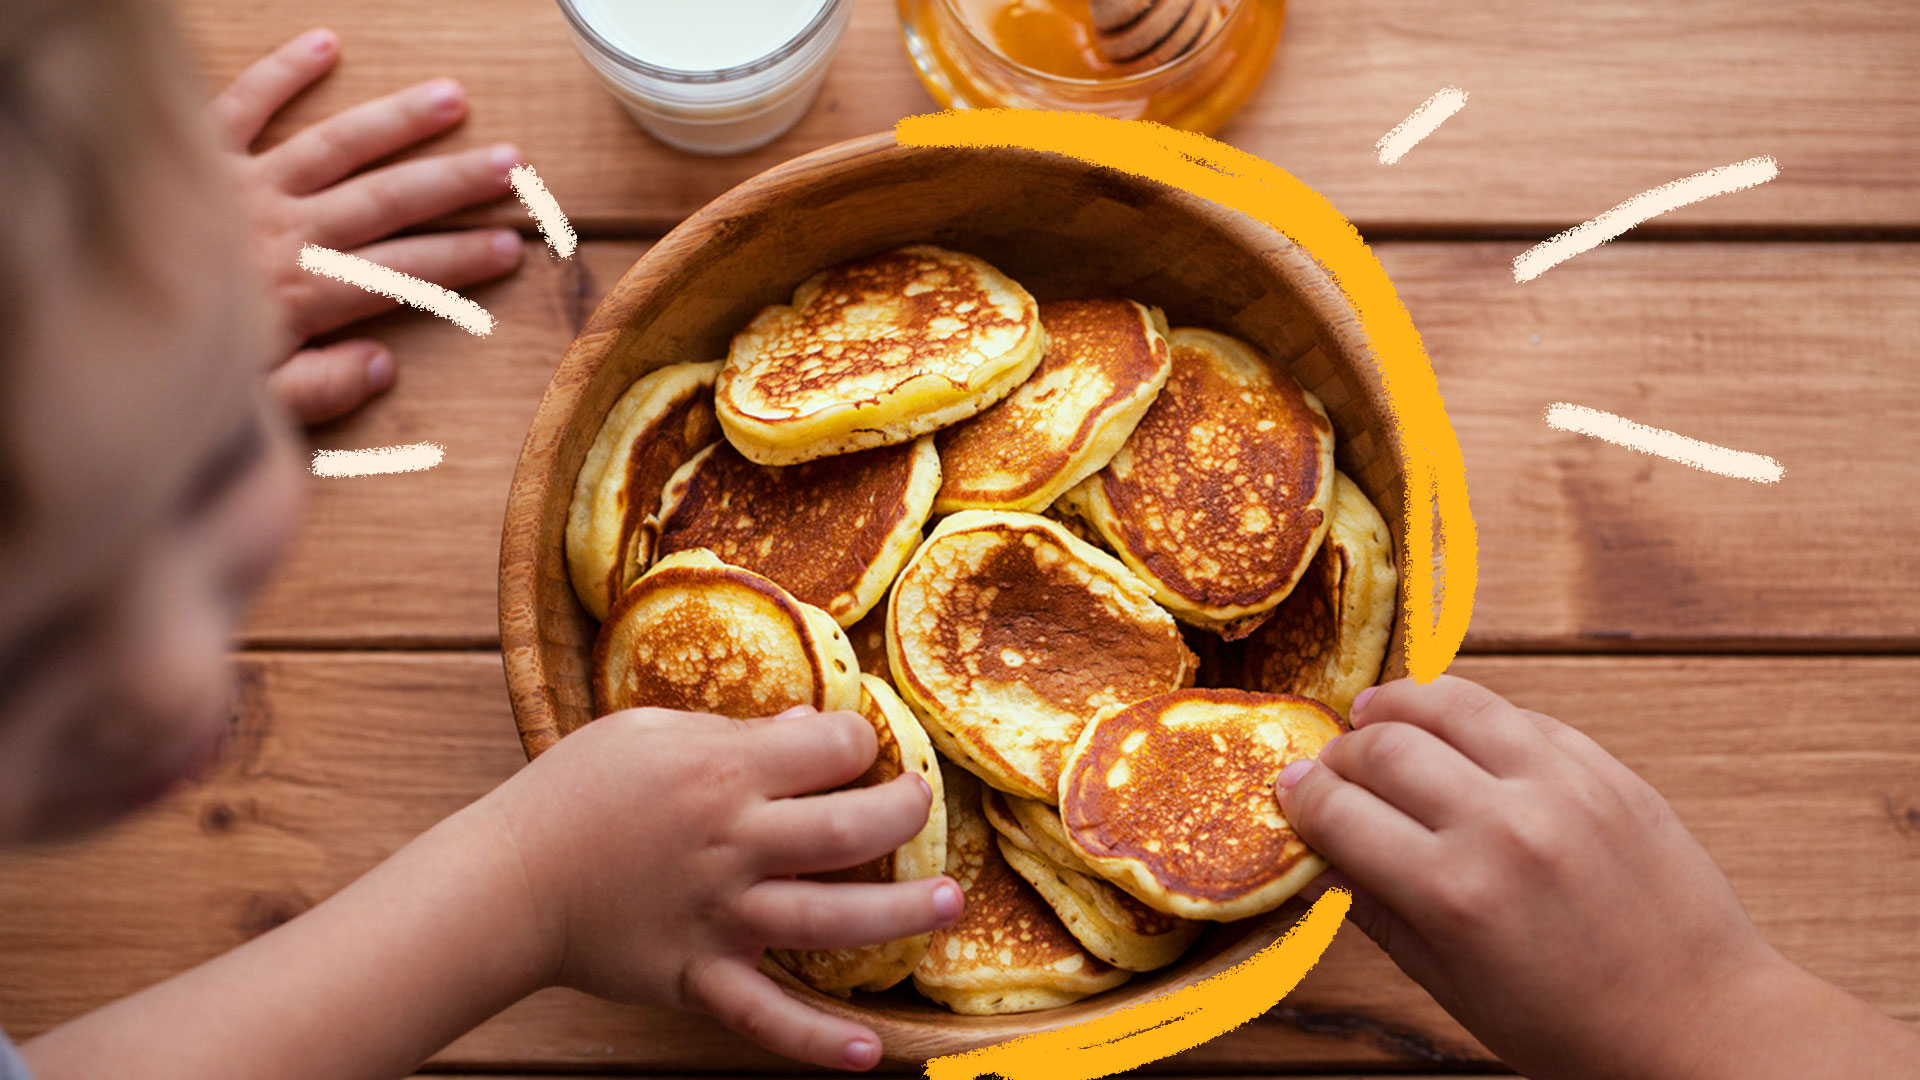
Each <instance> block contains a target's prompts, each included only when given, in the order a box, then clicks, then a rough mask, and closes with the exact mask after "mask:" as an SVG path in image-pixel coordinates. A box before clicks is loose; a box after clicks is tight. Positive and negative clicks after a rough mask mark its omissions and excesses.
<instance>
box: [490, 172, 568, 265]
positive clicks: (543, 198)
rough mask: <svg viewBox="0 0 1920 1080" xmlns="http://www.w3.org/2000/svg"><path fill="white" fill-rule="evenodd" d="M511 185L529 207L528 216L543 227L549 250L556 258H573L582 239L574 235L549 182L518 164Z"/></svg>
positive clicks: (508, 177)
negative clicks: (549, 190)
mask: <svg viewBox="0 0 1920 1080" xmlns="http://www.w3.org/2000/svg"><path fill="white" fill-rule="evenodd" d="M507 182H508V183H510V184H512V185H513V193H514V194H515V195H518V196H520V203H521V205H523V206H525V207H526V208H527V215H528V216H529V217H531V218H533V223H534V224H535V225H538V226H539V227H540V235H541V236H544V237H546V238H547V247H548V248H550V249H551V250H552V251H553V254H554V256H555V257H556V258H561V259H571V258H573V252H574V249H575V248H577V247H579V246H580V239H579V237H577V236H575V235H574V232H573V224H572V222H569V221H568V220H567V215H566V214H565V213H563V212H562V211H561V209H560V202H559V200H557V199H555V198H554V197H553V195H552V194H551V193H550V192H548V191H547V185H546V182H545V181H543V180H541V179H540V174H539V173H536V172H534V171H533V166H531V165H515V166H514V167H513V170H512V171H511V172H509V173H507Z"/></svg>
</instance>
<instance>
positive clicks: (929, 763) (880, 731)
mask: <svg viewBox="0 0 1920 1080" xmlns="http://www.w3.org/2000/svg"><path fill="white" fill-rule="evenodd" d="M860 715H862V716H864V717H866V718H867V721H868V722H869V723H871V724H872V725H873V733H874V735H875V736H876V737H878V739H879V742H880V750H879V753H878V754H877V755H876V756H875V757H874V761H873V765H872V766H870V767H869V768H868V769H867V771H866V772H864V773H862V774H860V776H859V777H858V778H856V779H855V780H854V781H853V782H852V783H849V784H847V785H846V787H847V788H862V787H873V786H875V785H877V784H884V783H887V782H888V781H890V780H892V779H894V778H895V777H897V776H899V775H900V774H901V773H903V772H907V771H908V770H911V771H913V772H917V773H919V774H920V776H921V777H922V778H923V779H925V780H926V782H927V786H928V787H930V788H932V789H933V805H932V806H931V807H930V808H929V809H928V811H927V823H926V825H925V826H924V827H922V828H921V830H920V832H919V833H918V834H916V835H915V836H914V838H913V839H911V840H909V841H907V842H906V843H905V844H903V845H901V846H900V847H899V848H897V849H895V850H894V851H892V852H889V853H888V854H886V855H883V856H881V857H880V858H878V859H874V860H872V861H871V862H865V863H861V864H860V865H859V866H854V867H849V868H848V869H845V870H835V871H833V872H831V873H825V874H808V875H806V878H807V880H809V881H835V882H870V883H875V884H886V883H890V882H895V881H913V880H916V879H918V878H924V877H932V876H933V875H935V874H938V873H940V872H941V871H942V870H944V869H946V865H947V800H946V796H945V794H944V789H943V788H942V787H941V783H940V765H939V763H938V762H937V761H935V760H934V755H933V744H932V743H929V742H928V741H927V733H926V732H924V731H922V730H921V729H920V721H918V720H915V719H914V718H913V713H912V712H911V711H909V710H908V709H907V706H906V703H905V702H903V701H901V700H900V698H899V695H897V694H895V693H894V692H893V688H892V687H890V686H888V685H887V683H886V680H884V679H876V678H874V677H873V676H871V675H863V676H861V678H860ZM932 936H933V935H932V934H931V933H927V934H918V935H915V936H913V937H909V938H901V939H899V940H897V941H889V942H885V943H884V944H880V945H868V946H864V947H862V948H857V949H817V950H811V951H804V952H802V951H794V950H789V949H769V950H767V955H769V956H771V957H773V959H774V960H775V962H777V963H779V964H780V966H782V967H784V968H786V969H787V970H788V971H791V972H793V973H794V974H795V975H797V976H799V978H800V981H802V982H804V983H806V984H807V985H808V986H811V987H813V988H814V989H816V990H824V991H826V992H827V993H830V994H840V995H843V996H844V995H846V994H848V993H849V992H851V991H854V990H885V989H886V988H888V987H890V986H892V985H894V984H895V983H898V982H899V981H900V980H902V979H904V978H906V977H907V976H908V975H911V974H913V969H914V967H915V965H917V964H919V963H920V958H921V957H922V956H925V955H926V952H927V943H928V942H929V941H931V940H932Z"/></svg>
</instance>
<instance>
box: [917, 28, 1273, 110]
mask: <svg viewBox="0 0 1920 1080" xmlns="http://www.w3.org/2000/svg"><path fill="white" fill-rule="evenodd" d="M898 2H899V6H900V22H901V29H902V32H903V33H904V35H905V37H906V43H907V51H908V52H909V53H910V54H911V55H912V57H913V60H914V64H915V66H916V67H917V68H918V69H919V73H920V78H921V81H922V82H923V83H925V84H926V87H927V90H928V92H930V93H931V94H932V95H933V97H934V100H936V101H938V102H939V103H940V104H941V105H943V106H946V107H951V108H990V107H1002V106H1011V107H1017V108H1032V109H1076V110H1081V111H1086V112H1095V113H1100V114H1103V115H1107V116H1114V117H1118V118H1121V119H1127V120H1153V121H1157V122H1159V123H1163V124H1169V125H1172V126H1174V127H1179V128H1185V129H1187V130H1189V131H1199V132H1208V133H1210V132H1212V131H1214V130H1215V129H1217V128H1218V127H1219V126H1220V125H1222V124H1224V123H1225V122H1226V121H1227V119H1228V118H1230V117H1231V116H1232V115H1233V114H1234V113H1235V112H1236V111H1238V110H1239V108H1240V106H1241V105H1243V104H1245V102H1246V100H1247V98H1248V97H1249V96H1251V95H1252V93H1253V91H1254V89H1255V88H1256V87H1257V86H1258V85H1259V83H1260V80H1261V78H1262V77H1263V76H1264V75H1265V74H1266V70H1267V66H1268V65H1269V63H1271V61H1272V59H1273V52H1274V47H1275V46H1276V45H1277V44H1278V43H1279V40H1280V26H1281V22H1282V20H1283V18H1284V15H1285V0H1196V2H1201V3H1216V4H1218V5H1219V6H1220V8H1221V10H1222V13H1223V14H1222V17H1221V18H1220V19H1219V22H1218V25H1216V26H1214V27H1213V28H1212V29H1211V30H1210V31H1208V32H1207V33H1206V34H1204V35H1202V36H1201V38H1200V39H1199V41H1198V42H1197V43H1196V44H1195V45H1194V47H1193V48H1191V49H1189V50H1188V51H1187V52H1186V53H1185V54H1183V55H1181V56H1179V57H1178V58H1177V59H1174V60H1172V61H1169V62H1167V63H1164V64H1160V65H1158V66H1156V67H1147V68H1142V67H1141V66H1140V64H1139V63H1137V62H1136V63H1134V64H1116V63H1114V62H1112V61H1111V60H1109V59H1108V58H1107V57H1106V55H1105V54H1104V53H1103V52H1102V51H1101V48H1100V43H1099V40H1098V36H1097V35H1096V33H1095V31H1094V26H1093V18H1092V15H1091V14H1090V12H1089V10H1088V0H898Z"/></svg>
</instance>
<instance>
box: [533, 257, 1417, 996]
mask: <svg viewBox="0 0 1920 1080" xmlns="http://www.w3.org/2000/svg"><path fill="white" fill-rule="evenodd" d="M1333 454H1334V432H1333V426H1332V424H1331V422H1330V421H1329V420H1328V418H1327V415H1326V412H1325V410H1324V409H1323V408H1322V407H1321V404H1320V402H1319V401H1318V400H1317V399H1316V398H1315V397H1314V396H1313V395H1312V394H1311V393H1309V392H1307V391H1306V390H1305V389H1304V388H1302V387H1301V386H1300V385H1299V384H1298V383H1297V382H1295V381H1294V379H1293V378H1292V377H1291V376H1289V375H1288V374H1287V372H1286V371H1285V369H1284V368H1283V367H1282V366H1280V365H1279V364H1277V363H1275V362H1274V360H1272V359H1271V358H1269V357H1267V356H1265V355H1263V354H1261V353H1260V352H1259V351H1258V350H1256V349H1255V348H1253V347H1252V346H1251V345H1249V344H1247V343H1246V342H1243V341H1239V340H1236V339H1234V338H1231V337H1228V336H1226V335H1223V334H1219V333H1214V332H1212V331H1209V330H1202V329H1188V328H1182V329H1174V328H1171V327H1169V326H1168V324H1167V321H1166V319H1165V317H1164V316H1163V315H1162V313H1161V312H1160V311H1158V310H1157V309H1153V308H1149V307H1146V306H1144V305H1142V304H1139V303H1136V302H1134V301H1132V300H1128V299H1123V298H1098V297H1097V298H1090V299H1063V300H1054V301H1049V302H1047V303H1040V302H1037V301H1036V300H1035V299H1034V298H1033V297H1032V296H1031V295H1030V294H1029V293H1028V292H1027V290H1026V289H1024V288H1023V287H1022V286H1021V285H1020V284H1019V283H1018V282H1016V281H1014V280H1013V279H1011V278H1009V277H1008V276H1006V275H1005V274H1003V273H1001V272H1000V271H999V270H997V269H995V268H994V267H993V266H991V265H989V264H987V263H986V262H983V261H982V260H980V259H978V258H975V257H973V256H971V255H965V254H961V253H958V252H954V251H948V250H945V249H942V248H937V247H931V246H925V245H922V246H914V247H907V248H901V249H899V250H896V251H890V252H886V253H883V254H880V255H876V256H873V257H870V258H867V259H863V260H859V261H857V262H853V263H848V264H846V265H843V266H837V267H833V268H831V269H828V270H825V271H822V272H821V273H819V274H816V275H815V276H813V277H812V278H809V279H808V280H807V281H805V282H804V283H802V284H801V285H800V286H799V288H798V289H797V290H796V291H795V292H794V295H793V299H792V302H791V303H789V304H782V305H777V306H774V307H770V308H767V309H766V310H764V311H762V312H761V313H760V314H759V315H758V316H756V317H755V318H754V319H753V320H752V322H751V323H749V324H748V325H747V326H746V327H745V328H744V329H742V330H741V331H740V332H739V333H738V334H736V335H735V337H734V338H733V341H732V345H731V347H730V349H729V351H728V355H727V356H726V358H725V359H723V360H719V361H711V362H687V363H678V364H668V365H665V366H660V367H657V368H656V369H655V370H653V371H652V372H651V373H650V374H648V375H647V376H646V377H644V378H642V379H640V380H639V381H638V382H636V383H635V384H634V385H633V387H632V388H631V389H630V390H628V391H627V393H626V394H625V396H623V397H622V398H621V399H620V400H619V401H618V402H617V403H616V404H615V406H614V407H613V409H612V410H611V411H610V412H609V413H608V415H607V417H606V420H605V421H604V423H603V425H602V427H601V429H600V432H599V434H598V436H597V438H596V439H595V440H594V442H593V445H592V448H591V450H590V451H589V453H588V455H587V459H586V462H585V464H584V465H583V466H582V468H581V470H580V474H579V479H578V482H577V483H576V486H575V490H574V501H573V505H572V509H571V513H570V515H569V518H568V522H567V529H566V547H567V559H568V566H569V569H570V571H571V574H572V579H573V583H574V589H575V591H576V593H577V594H578V595H579V598H580V602H581V604H582V605H583V606H584V607H585V608H586V609H587V610H588V611H589V612H590V613H592V614H593V615H594V616H595V617H596V618H599V619H601V620H602V625H601V631H600V636H599V640H598V642H597V644H596V646H595V649H594V654H593V669H592V673H591V674H592V686H593V694H594V704H595V707H596V710H597V712H599V713H605V712H610V711H613V710H617V709H625V708H634V707H641V706H656V707H665V708H677V709H695V710H700V711H705V712H714V713H719V714H722V715H728V716H735V717H741V718H746V717H753V716H765V715H771V714H774V713H778V712H781V711H783V710H785V709H787V708H789V707H791V706H794V705H810V706H812V707H814V708H817V709H844V710H849V711H855V712H859V713H860V714H861V715H863V716H865V717H866V718H867V719H868V720H869V721H870V722H872V723H873V725H874V728H875V731H876V734H877V735H878V736H879V743H880V747H881V750H880V760H879V761H877V762H876V763H875V765H874V767H873V768H872V769H870V770H869V771H868V773H867V774H866V775H865V776H863V777H861V778H860V779H859V780H856V781H855V783H856V784H865V783H880V782H884V781H885V780H887V779H889V778H891V777H893V776H897V775H898V774H899V773H900V772H902V771H904V770H907V769H912V770H914V771H916V772H919V773H920V774H921V775H923V776H925V777H926V778H927V779H928V782H929V783H930V784H931V785H932V786H933V788H934V791H935V813H934V814H933V815H932V820H930V821H929V823H928V827H927V828H926V829H925V830H923V831H922V833H921V834H920V835H919V836H917V837H915V839H914V841H913V842H911V843H910V844H909V845H907V846H906V847H903V848H902V849H900V850H899V851H897V852H895V853H893V855H891V856H890V857H888V858H885V859H881V860H876V861H875V862H874V863H872V864H868V865H866V866H863V867H854V868H849V869H847V870H845V871H840V872H838V873H836V874H834V875H832V876H831V877H832V879H834V880H853V881H895V880H905V879H908V878H913V877H920V876H925V875H929V874H933V873H938V872H941V871H942V870H944V871H945V872H947V873H949V874H951V875H953V876H954V877H955V879H956V880H958V881H959V882H960V884H961V886H962V888H963V889H965V890H966V892H967V903H968V906H967V911H966V913H965V915H963V916H962V918H961V920H960V921H959V922H958V923H956V924H955V925H954V926H952V927H949V928H947V929H945V930H941V931H938V932H936V933H934V934H932V935H930V936H926V937H921V938H915V939H909V940H905V941H897V942H889V943H886V944H883V945H878V946H874V947H871V948H867V949H856V950H837V951H833V952H813V953H795V952H784V951H782V952H775V953H774V954H773V957H772V958H773V960H774V961H775V962H777V963H779V964H780V965H781V966H782V967H784V968H786V969H787V970H788V971H790V972H792V973H793V974H794V975H795V976H796V977H797V978H799V979H801V980H802V981H804V982H806V983H808V984H809V985H811V986H814V987H816V988H818V989H821V990H824V991H827V992H830V993H835V994H848V993H851V992H853V991H855V990H863V991H878V990H884V989H886V988H888V987H891V986H894V985H895V984H897V983H900V982H902V981H904V980H906V979H907V978H908V977H909V976H911V979H912V983H913V985H914V986H915V987H916V988H917V989H918V990H919V991H920V992H921V993H923V994H925V995H926V996H927V997H929V998H931V999H933V1000H935V1001H938V1002H940V1003H942V1004H944V1005H946V1006H948V1007H949V1008H951V1009H954V1010H955V1011H957V1012H966V1013H994V1012H1015V1011H1025V1010H1032V1009H1042V1008H1050V1007H1054V1006H1058V1005H1063V1004H1066V1003H1068V1002H1071V1001H1075V1000H1077V999H1079V998H1081V997H1085V996H1087V995H1089V994H1093V993H1098V992H1100V991H1102V990H1105V989H1109V988H1111V987H1113V986H1117V985H1119V984H1120V983H1121V982H1123V981H1125V980H1126V979H1127V978H1129V977H1130V974H1131V973H1132V972H1138V971H1150V970H1153V969H1156V968H1160V967H1164V966H1165V965H1168V964H1171V963H1173V962H1174V961H1176V960H1178V959H1179V957H1180V956H1181V955H1182V954H1183V953H1184V952H1185V951H1186V950H1187V948H1188V947H1189V946H1191V945H1192V944H1193V942H1194V941H1195V939H1196V938H1197V937H1199V936H1200V934H1201V931H1202V929H1203V927H1204V924H1205V923H1206V922H1207V921H1223V920H1232V919H1241V918H1246V917H1249V916H1251V915H1256V914H1259V913H1262V912H1265V911H1270V910H1272V909H1273V908H1274V907H1276V906H1278V905H1279V904H1280V903H1282V902H1284V901H1285V900H1286V899H1287V898H1288V897H1289V896H1291V895H1292V894H1293V893H1294V892H1295V891H1297V890H1298V889H1299V888H1300V887H1301V886H1302V885H1303V884H1305V882H1306V881H1307V880H1309V879H1310V878H1312V877H1313V876H1314V875H1315V874H1317V873H1318V872H1319V871H1320V869H1321V868H1322V866H1323V864H1322V863H1321V862H1320V861H1319V860H1318V858H1316V857H1315V856H1314V855H1313V853H1312V852H1310V851H1308V850H1307V848H1306V847H1305V845H1304V844H1302V843H1301V841H1300V839H1299V838H1298V837H1297V836H1296V835H1294V833H1293V831H1292V830H1291V828H1290V827H1289V826H1288V825H1287V822H1286V820H1285V819H1284V817H1283V816H1282V815H1281V814H1280V809H1279V805H1278V802H1277V801H1276V800H1275V798H1274V796H1273V793H1272V786H1273V778H1274V776H1275V775H1276V774H1278V772H1279V771H1280V769H1281V768H1283V767H1284V766H1285V765H1286V764H1287V763H1288V762H1290V761H1293V760H1295V759H1298V758H1300V757H1305V756H1312V755H1314V754H1317V753H1318V752H1319V748H1320V747H1321V746H1322V745H1324V744H1325V743H1326V742H1327V740H1329V739H1331V738H1332V737H1333V736H1334V735H1335V734H1337V733H1338V732H1339V731H1340V730H1341V728H1342V725H1343V722H1344V716H1345V713H1346V710H1347V709H1348V707H1349V706H1350V704H1351V702H1352V700H1353V697H1354V695H1355V694H1357V693H1358V692H1359V691H1360V690H1361V689H1362V688H1364V687H1366V686H1367V685H1370V684H1371V683H1372V682H1373V681H1374V680H1375V679H1377V678H1378V676H1379V671H1380V665H1381V661H1382V660H1383V658H1384V656H1385V651H1386V647H1387V639H1388V636H1389V629H1390V626H1391V621H1392V617H1393V610H1394V597H1395V594H1396V592H1397V581H1398V577H1397V574H1396V572H1395V569H1394V563H1393V553H1392V546H1391V540H1390V538H1389V534H1388V531H1387V527H1386V522H1385V521H1384V520H1383V519H1382V518H1381V516H1380V513H1379V511H1378V510H1377V509H1376V508H1375V507H1374V506H1373V504H1372V503H1371V502H1370V501H1369V500H1368V499H1367V497H1366V495H1365V494H1364V493H1362V492H1361V490H1360V488H1359V487H1358V486H1357V485H1355V484H1354V483H1353V482H1352V481H1351V480H1349V479H1348V478H1347V477H1345V476H1343V475H1341V474H1339V473H1337V472H1336V471H1335V469H1334V465H1333ZM936 751H937V753H936Z"/></svg>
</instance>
